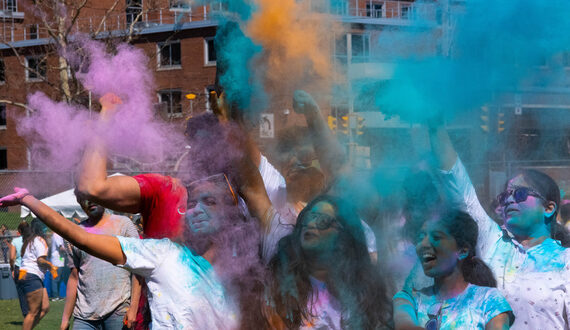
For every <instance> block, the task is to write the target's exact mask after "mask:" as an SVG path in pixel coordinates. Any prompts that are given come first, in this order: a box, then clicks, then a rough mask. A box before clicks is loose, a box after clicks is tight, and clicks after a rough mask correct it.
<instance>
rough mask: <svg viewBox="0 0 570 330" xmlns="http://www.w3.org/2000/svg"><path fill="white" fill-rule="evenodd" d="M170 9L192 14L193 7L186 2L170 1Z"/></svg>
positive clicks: (179, 0)
mask: <svg viewBox="0 0 570 330" xmlns="http://www.w3.org/2000/svg"><path fill="white" fill-rule="evenodd" d="M185 5H186V6H185ZM168 7H169V8H170V11H177V12H183V13H192V7H191V6H190V5H188V2H187V1H184V0H169V1H168Z"/></svg>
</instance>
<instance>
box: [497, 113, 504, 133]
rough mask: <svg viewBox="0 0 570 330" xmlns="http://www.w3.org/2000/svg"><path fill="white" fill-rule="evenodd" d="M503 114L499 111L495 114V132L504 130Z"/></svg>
mask: <svg viewBox="0 0 570 330" xmlns="http://www.w3.org/2000/svg"><path fill="white" fill-rule="evenodd" d="M504 125H505V114H504V113H502V112H499V113H498V114H497V133H501V132H502V131H504V130H505V126H504Z"/></svg>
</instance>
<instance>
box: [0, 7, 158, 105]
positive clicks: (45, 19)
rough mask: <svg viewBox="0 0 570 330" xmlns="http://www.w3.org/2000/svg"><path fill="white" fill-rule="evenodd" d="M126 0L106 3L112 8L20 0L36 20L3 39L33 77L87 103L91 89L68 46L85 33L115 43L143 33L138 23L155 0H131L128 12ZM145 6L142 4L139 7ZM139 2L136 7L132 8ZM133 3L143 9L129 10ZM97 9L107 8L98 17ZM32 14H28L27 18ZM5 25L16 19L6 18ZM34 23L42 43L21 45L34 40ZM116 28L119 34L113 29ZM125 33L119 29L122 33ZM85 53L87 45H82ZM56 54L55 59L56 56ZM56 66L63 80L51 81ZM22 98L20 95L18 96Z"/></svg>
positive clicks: (63, 95) (74, 100) (68, 97)
mask: <svg viewBox="0 0 570 330" xmlns="http://www.w3.org/2000/svg"><path fill="white" fill-rule="evenodd" d="M123 1H124V0H114V1H113V2H112V3H111V5H110V6H109V3H106V4H105V6H106V8H102V7H97V6H101V5H100V4H99V3H98V2H97V1H93V0H79V1H77V0H75V1H74V0H25V1H22V2H21V3H20V6H21V8H24V9H25V11H26V13H27V14H32V15H33V18H32V19H31V20H30V22H31V23H33V24H26V25H22V23H13V24H16V25H17V24H19V26H18V27H19V29H18V27H17V28H16V29H14V27H11V28H12V31H14V30H16V31H22V33H21V38H18V37H20V36H17V37H16V38H14V36H13V33H12V34H11V35H10V36H9V38H7V37H6V35H3V36H2V37H1V38H0V43H2V44H4V45H6V46H7V47H9V48H10V49H11V52H12V53H13V55H14V56H15V57H16V58H17V60H18V62H19V64H20V65H21V66H22V67H23V68H24V69H25V70H26V72H27V76H33V77H34V79H37V81H41V82H43V83H45V84H46V86H48V88H50V89H52V90H54V92H55V93H54V94H55V95H60V96H61V100H62V101H65V102H66V103H78V104H84V105H86V104H85V103H86V99H87V98H86V97H85V95H86V90H85V88H84V86H82V85H81V83H80V82H79V81H78V80H77V78H76V76H75V73H76V70H78V68H81V65H79V66H78V67H76V66H72V65H71V64H70V62H69V60H68V59H67V58H66V57H65V50H68V49H69V47H70V45H72V44H73V36H74V34H76V33H78V32H80V33H84V34H87V35H89V36H90V37H91V38H93V39H97V40H101V41H104V42H107V43H108V45H109V46H111V47H112V45H114V44H116V43H117V42H121V41H122V42H132V41H133V40H134V39H135V38H136V37H137V36H138V33H139V29H137V26H138V25H139V23H140V22H141V21H142V19H143V18H144V17H145V15H146V14H147V13H148V11H149V10H151V9H152V8H155V5H156V4H155V3H154V2H153V1H148V2H147V1H145V6H144V7H143V6H142V1H140V0H130V1H129V2H127V3H126V8H127V9H126V11H125V7H123V6H124V5H123V4H124V2H123ZM137 5H140V8H138V7H137ZM132 6H134V7H132ZM129 8H131V9H132V8H135V9H137V8H138V10H131V11H130V12H129V11H128V10H129ZM93 12H102V15H100V16H98V17H94V16H93V15H92V13H93ZM26 19H27V17H26ZM3 24H10V23H7V22H6V21H4V22H3ZM30 26H31V27H34V29H35V33H36V35H34V37H36V38H37V39H41V40H43V41H44V42H39V43H38V45H37V46H29V47H19V46H17V44H15V41H19V40H18V39H21V40H26V39H31V38H29V37H32V35H30V33H27V30H28V27H30ZM110 31H113V32H115V33H111V32H110ZM116 32H119V33H116ZM76 51H78V52H81V49H76ZM29 58H34V64H36V65H34V66H32V65H29V64H30V63H28V59H29ZM50 59H52V60H50ZM54 70H55V71H56V72H57V73H58V79H57V81H50V80H49V79H48V78H47V77H48V75H47V72H52V71H54ZM16 97H17V96H16ZM0 102H4V103H7V104H12V105H16V106H20V107H24V108H27V107H26V106H25V105H24V104H23V103H22V102H16V101H13V100H0Z"/></svg>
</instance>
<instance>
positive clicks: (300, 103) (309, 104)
mask: <svg viewBox="0 0 570 330" xmlns="http://www.w3.org/2000/svg"><path fill="white" fill-rule="evenodd" d="M293 109H294V110H295V112H296V113H299V114H305V113H307V112H309V111H315V110H318V109H319V106H318V105H317V102H315V99H314V98H313V97H312V96H311V94H309V93H307V92H305V91H303V90H296V91H295V93H293Z"/></svg>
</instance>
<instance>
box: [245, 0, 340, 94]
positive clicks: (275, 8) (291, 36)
mask: <svg viewBox="0 0 570 330" xmlns="http://www.w3.org/2000/svg"><path fill="white" fill-rule="evenodd" d="M255 1H256V5H257V6H258V8H257V11H256V12H255V13H254V15H253V16H252V18H251V19H250V21H249V22H248V24H247V27H246V28H247V34H248V35H249V36H250V37H251V38H252V39H253V40H254V41H255V42H257V43H259V44H261V45H262V46H263V49H264V55H265V57H264V61H265V65H266V66H267V68H266V70H267V71H266V75H267V79H268V81H267V83H268V84H269V85H273V86H276V87H277V86H280V87H283V88H285V89H286V90H287V92H289V91H291V89H294V88H300V87H303V86H304V85H307V84H313V83H315V84H321V83H322V82H323V81H328V82H329V83H330V82H331V80H332V79H333V78H334V77H335V72H334V69H333V68H334V66H333V65H332V58H331V45H332V40H333V38H334V37H335V31H340V30H341V29H340V24H338V23H337V22H336V20H335V19H334V17H333V16H331V15H326V14H320V13H314V12H311V11H310V10H309V8H308V1H295V0H279V1H276V0H255Z"/></svg>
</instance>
